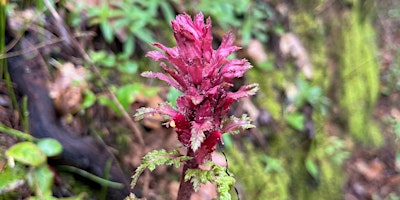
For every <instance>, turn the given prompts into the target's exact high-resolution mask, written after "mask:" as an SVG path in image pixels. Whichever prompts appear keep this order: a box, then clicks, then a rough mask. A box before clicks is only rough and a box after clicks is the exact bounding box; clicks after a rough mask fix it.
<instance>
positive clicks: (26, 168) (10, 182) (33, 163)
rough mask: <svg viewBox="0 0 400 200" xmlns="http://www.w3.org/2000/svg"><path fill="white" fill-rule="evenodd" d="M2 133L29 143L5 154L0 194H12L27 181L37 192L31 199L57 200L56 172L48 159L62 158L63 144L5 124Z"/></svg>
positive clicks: (15, 147)
mask: <svg viewBox="0 0 400 200" xmlns="http://www.w3.org/2000/svg"><path fill="white" fill-rule="evenodd" d="M0 131H1V132H6V133H9V134H11V135H14V136H17V137H19V138H21V139H24V140H26V141H23V142H19V143H17V144H15V145H13V146H11V147H10V148H9V149H7V150H6V152H5V155H6V157H7V160H8V165H7V166H5V168H4V169H2V173H0V195H1V194H6V193H8V192H11V191H13V190H15V189H16V188H18V187H19V186H21V185H23V184H24V183H26V182H27V183H28V185H29V187H30V189H31V190H32V191H34V193H35V196H32V197H30V199H56V198H54V197H53V196H52V190H51V188H52V186H53V180H54V172H53V171H52V170H51V169H50V167H49V166H48V165H47V158H48V157H52V156H57V155H59V154H60V153H61V152H62V146H61V144H60V143H59V142H58V141H57V140H54V139H51V138H43V139H36V138H33V137H32V136H30V135H29V134H26V133H23V132H20V131H18V130H14V129H11V128H8V127H6V126H4V125H2V124H0ZM0 197H1V196H0ZM74 199H81V197H76V198H74Z"/></svg>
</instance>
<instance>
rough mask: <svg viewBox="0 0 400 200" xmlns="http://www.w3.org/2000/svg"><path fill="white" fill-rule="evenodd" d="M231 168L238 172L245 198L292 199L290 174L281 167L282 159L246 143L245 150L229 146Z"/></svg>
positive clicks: (238, 185) (228, 154) (239, 183)
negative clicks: (289, 186) (289, 189)
mask: <svg viewBox="0 0 400 200" xmlns="http://www.w3.org/2000/svg"><path fill="white" fill-rule="evenodd" d="M227 157H228V161H229V168H230V170H231V171H232V172H233V173H234V174H236V177H237V184H236V185H237V187H239V188H241V187H243V190H244V194H243V196H244V198H245V199H290V198H289V196H288V195H289V191H288V185H289V181H290V179H289V174H288V173H287V171H286V170H285V169H284V168H283V167H281V166H282V164H283V163H282V159H280V158H274V157H271V156H266V155H265V153H263V152H260V151H258V150H256V149H254V147H253V146H251V145H250V144H246V145H245V151H244V152H241V151H239V150H237V148H229V149H228V151H227Z"/></svg>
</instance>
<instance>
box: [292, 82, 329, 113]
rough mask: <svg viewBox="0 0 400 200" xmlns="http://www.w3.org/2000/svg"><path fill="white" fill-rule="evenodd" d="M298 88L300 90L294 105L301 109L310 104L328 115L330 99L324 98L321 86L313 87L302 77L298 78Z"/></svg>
mask: <svg viewBox="0 0 400 200" xmlns="http://www.w3.org/2000/svg"><path fill="white" fill-rule="evenodd" d="M296 86H297V88H298V92H297V94H296V95H295V96H294V99H293V100H292V101H294V104H295V106H296V107H298V108H300V107H302V106H304V105H305V104H306V103H309V104H310V105H311V106H313V108H317V109H319V111H320V112H321V113H322V114H326V113H327V112H328V111H327V107H328V105H329V103H330V101H329V99H328V98H327V97H325V96H323V93H322V92H323V91H322V89H321V87H319V86H312V85H310V83H309V82H307V81H306V80H304V79H303V78H301V77H298V78H297V81H296Z"/></svg>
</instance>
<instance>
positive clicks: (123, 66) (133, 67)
mask: <svg viewBox="0 0 400 200" xmlns="http://www.w3.org/2000/svg"><path fill="white" fill-rule="evenodd" d="M129 55H130V54H125V53H119V54H117V55H114V54H112V53H107V52H105V51H103V50H101V51H90V52H89V56H90V58H91V59H92V61H93V63H94V64H96V65H98V66H101V67H104V68H105V69H110V70H115V69H117V70H118V71H119V72H120V73H123V74H124V73H126V74H130V75H132V74H136V72H137V71H138V68H139V66H138V64H137V63H136V62H135V61H134V60H132V59H130V57H129Z"/></svg>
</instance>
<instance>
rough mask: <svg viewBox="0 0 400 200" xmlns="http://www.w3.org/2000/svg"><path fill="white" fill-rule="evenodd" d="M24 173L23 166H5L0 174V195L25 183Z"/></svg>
mask: <svg viewBox="0 0 400 200" xmlns="http://www.w3.org/2000/svg"><path fill="white" fill-rule="evenodd" d="M25 176H26V171H25V170H24V166H22V167H21V165H16V166H14V167H9V166H7V165H6V166H5V167H4V168H3V169H2V170H1V173H0V195H1V194H4V193H7V192H11V191H14V190H16V189H18V188H19V187H20V186H22V185H23V184H24V183H25V180H24V179H25Z"/></svg>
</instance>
